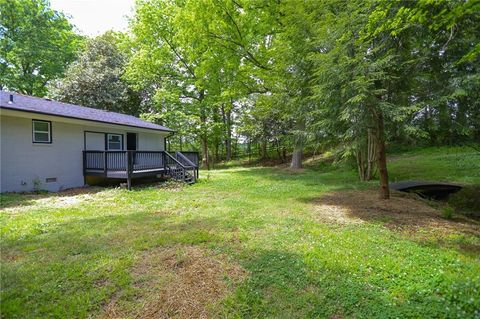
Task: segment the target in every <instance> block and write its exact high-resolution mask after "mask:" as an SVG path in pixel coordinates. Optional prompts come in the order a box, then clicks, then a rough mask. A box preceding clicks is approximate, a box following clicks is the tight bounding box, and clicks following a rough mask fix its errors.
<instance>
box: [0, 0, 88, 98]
mask: <svg viewBox="0 0 480 319" xmlns="http://www.w3.org/2000/svg"><path fill="white" fill-rule="evenodd" d="M81 40H82V39H81V38H80V37H79V36H78V35H76V34H75V33H74V31H73V26H72V25H71V24H70V23H69V21H68V20H67V19H66V18H65V15H64V14H62V13H61V12H57V11H55V10H52V9H51V8H50V3H49V2H48V1H47V0H1V1H0V88H2V89H8V90H12V91H18V92H21V93H25V94H29V95H36V96H44V95H45V94H46V92H47V90H46V87H45V86H46V84H47V83H48V82H49V81H51V80H54V79H56V78H58V77H60V76H61V75H62V74H63V72H64V71H65V68H66V67H67V65H68V64H69V63H70V62H72V61H73V60H74V59H75V56H76V52H77V51H78V49H79V47H80V46H81Z"/></svg>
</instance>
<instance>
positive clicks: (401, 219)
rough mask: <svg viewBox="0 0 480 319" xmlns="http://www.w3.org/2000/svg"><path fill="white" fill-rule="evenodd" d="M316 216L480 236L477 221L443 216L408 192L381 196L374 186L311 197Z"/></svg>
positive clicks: (392, 226) (405, 229)
mask: <svg viewBox="0 0 480 319" xmlns="http://www.w3.org/2000/svg"><path fill="white" fill-rule="evenodd" d="M313 202H314V206H315V212H316V213H317V218H318V219H319V220H321V221H323V222H325V221H326V222H333V223H340V224H352V223H364V222H382V223H384V225H385V226H386V227H388V228H390V229H396V230H402V231H417V230H420V229H440V230H441V231H444V232H446V233H452V232H463V233H468V234H471V235H474V236H480V224H479V223H477V222H475V221H472V220H468V219H466V218H458V219H456V220H447V219H444V218H442V217H441V213H440V212H439V211H438V210H437V209H435V208H433V207H431V206H429V205H428V204H427V203H425V202H424V201H423V200H420V199H416V198H414V197H412V195H410V194H405V193H401V192H392V196H391V199H389V200H381V199H379V198H378V193H377V191H375V190H361V191H359V190H357V191H343V192H333V193H328V194H326V195H323V196H321V197H320V198H318V199H315V200H314V201H313Z"/></svg>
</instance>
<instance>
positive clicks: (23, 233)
mask: <svg viewBox="0 0 480 319" xmlns="http://www.w3.org/2000/svg"><path fill="white" fill-rule="evenodd" d="M442 154H445V155H442ZM452 154H453V155H452ZM460 158H461V159H464V160H462V161H460V160H459V159H460ZM412 159H415V160H412ZM478 163H479V155H478V153H475V152H473V151H470V150H467V149H443V150H442V151H441V152H440V151H438V152H437V151H436V150H434V149H429V150H424V151H415V152H409V153H405V154H397V155H395V156H393V157H392V160H391V161H390V168H391V172H392V176H393V178H399V179H400V178H407V177H408V178H410V177H418V178H422V179H427V178H428V179H430V177H431V179H433V180H436V179H442V176H443V177H444V180H447V179H448V180H449V181H450V182H458V183H470V184H472V185H474V184H478V183H479V176H478ZM427 164H428V165H427ZM311 165H312V166H311V168H307V169H304V170H302V171H292V170H289V169H286V168H282V167H268V168H266V167H247V168H241V167H237V168H230V169H222V170H216V171H211V172H209V173H206V172H201V175H202V176H203V178H202V179H200V181H199V183H197V184H195V185H192V186H181V185H169V187H158V186H156V185H147V186H136V187H134V190H133V191H127V190H125V189H121V188H96V187H92V188H87V189H81V190H73V191H67V192H63V193H59V194H37V195H36V194H27V195H25V194H23V195H22V194H7V195H2V211H1V233H2V242H1V261H2V269H1V282H2V291H1V293H2V296H1V297H2V299H1V300H2V309H1V310H2V317H4V318H37V317H53V318H88V317H99V318H134V317H138V318H167V317H170V318H171V317H173V318H189V317H190V318H191V317H195V318H209V317H227V318H372V317H379V318H396V317H417V318H418V317H422V318H427V317H430V318H475V317H479V316H480V312H479V309H480V297H479V296H480V226H479V223H478V221H476V220H472V219H469V218H468V217H463V216H462V215H459V214H454V216H453V218H452V219H449V220H447V219H444V218H442V212H441V209H440V208H439V207H436V206H431V205H429V203H428V202H426V201H425V200H421V199H418V198H416V197H413V196H411V195H408V194H399V193H393V195H392V199H391V200H389V201H378V200H377V190H376V189H375V188H373V189H372V187H375V184H376V182H375V181H373V182H367V183H364V182H363V183H361V182H358V181H357V180H358V179H357V177H356V174H355V171H354V170H352V169H351V168H350V167H347V166H341V165H340V166H335V167H332V166H331V165H323V164H320V163H317V164H315V163H311ZM433 166H436V167H437V169H434V168H433ZM314 168H315V169H314ZM422 172H423V173H422ZM434 173H435V174H437V175H435V174H434ZM409 174H411V175H409Z"/></svg>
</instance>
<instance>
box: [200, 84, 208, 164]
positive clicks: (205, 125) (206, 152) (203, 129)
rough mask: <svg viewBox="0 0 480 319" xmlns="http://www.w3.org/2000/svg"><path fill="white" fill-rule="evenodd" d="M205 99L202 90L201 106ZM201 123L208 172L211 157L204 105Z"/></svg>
mask: <svg viewBox="0 0 480 319" xmlns="http://www.w3.org/2000/svg"><path fill="white" fill-rule="evenodd" d="M204 98H205V91H204V90H201V91H200V94H199V101H200V104H202V103H203V99H204ZM200 121H201V123H202V131H203V132H202V135H201V136H202V137H201V140H202V152H203V164H204V166H205V168H206V169H207V170H209V169H210V157H209V155H208V133H207V115H206V111H205V109H204V107H203V105H200Z"/></svg>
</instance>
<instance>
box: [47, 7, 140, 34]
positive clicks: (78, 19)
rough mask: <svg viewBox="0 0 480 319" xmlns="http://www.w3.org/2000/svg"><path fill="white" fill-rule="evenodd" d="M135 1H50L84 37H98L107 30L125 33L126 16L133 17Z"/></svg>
mask: <svg viewBox="0 0 480 319" xmlns="http://www.w3.org/2000/svg"><path fill="white" fill-rule="evenodd" d="M134 3H135V0H50V4H51V7H52V8H53V9H54V10H57V11H62V12H63V13H65V14H66V15H67V17H68V18H69V20H70V22H71V23H72V24H74V25H75V26H76V27H77V29H78V30H79V32H80V33H81V34H83V35H88V36H96V35H99V34H102V33H104V32H105V31H107V30H115V31H125V30H126V28H127V26H128V19H127V17H126V16H132V13H133V6H134Z"/></svg>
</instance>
